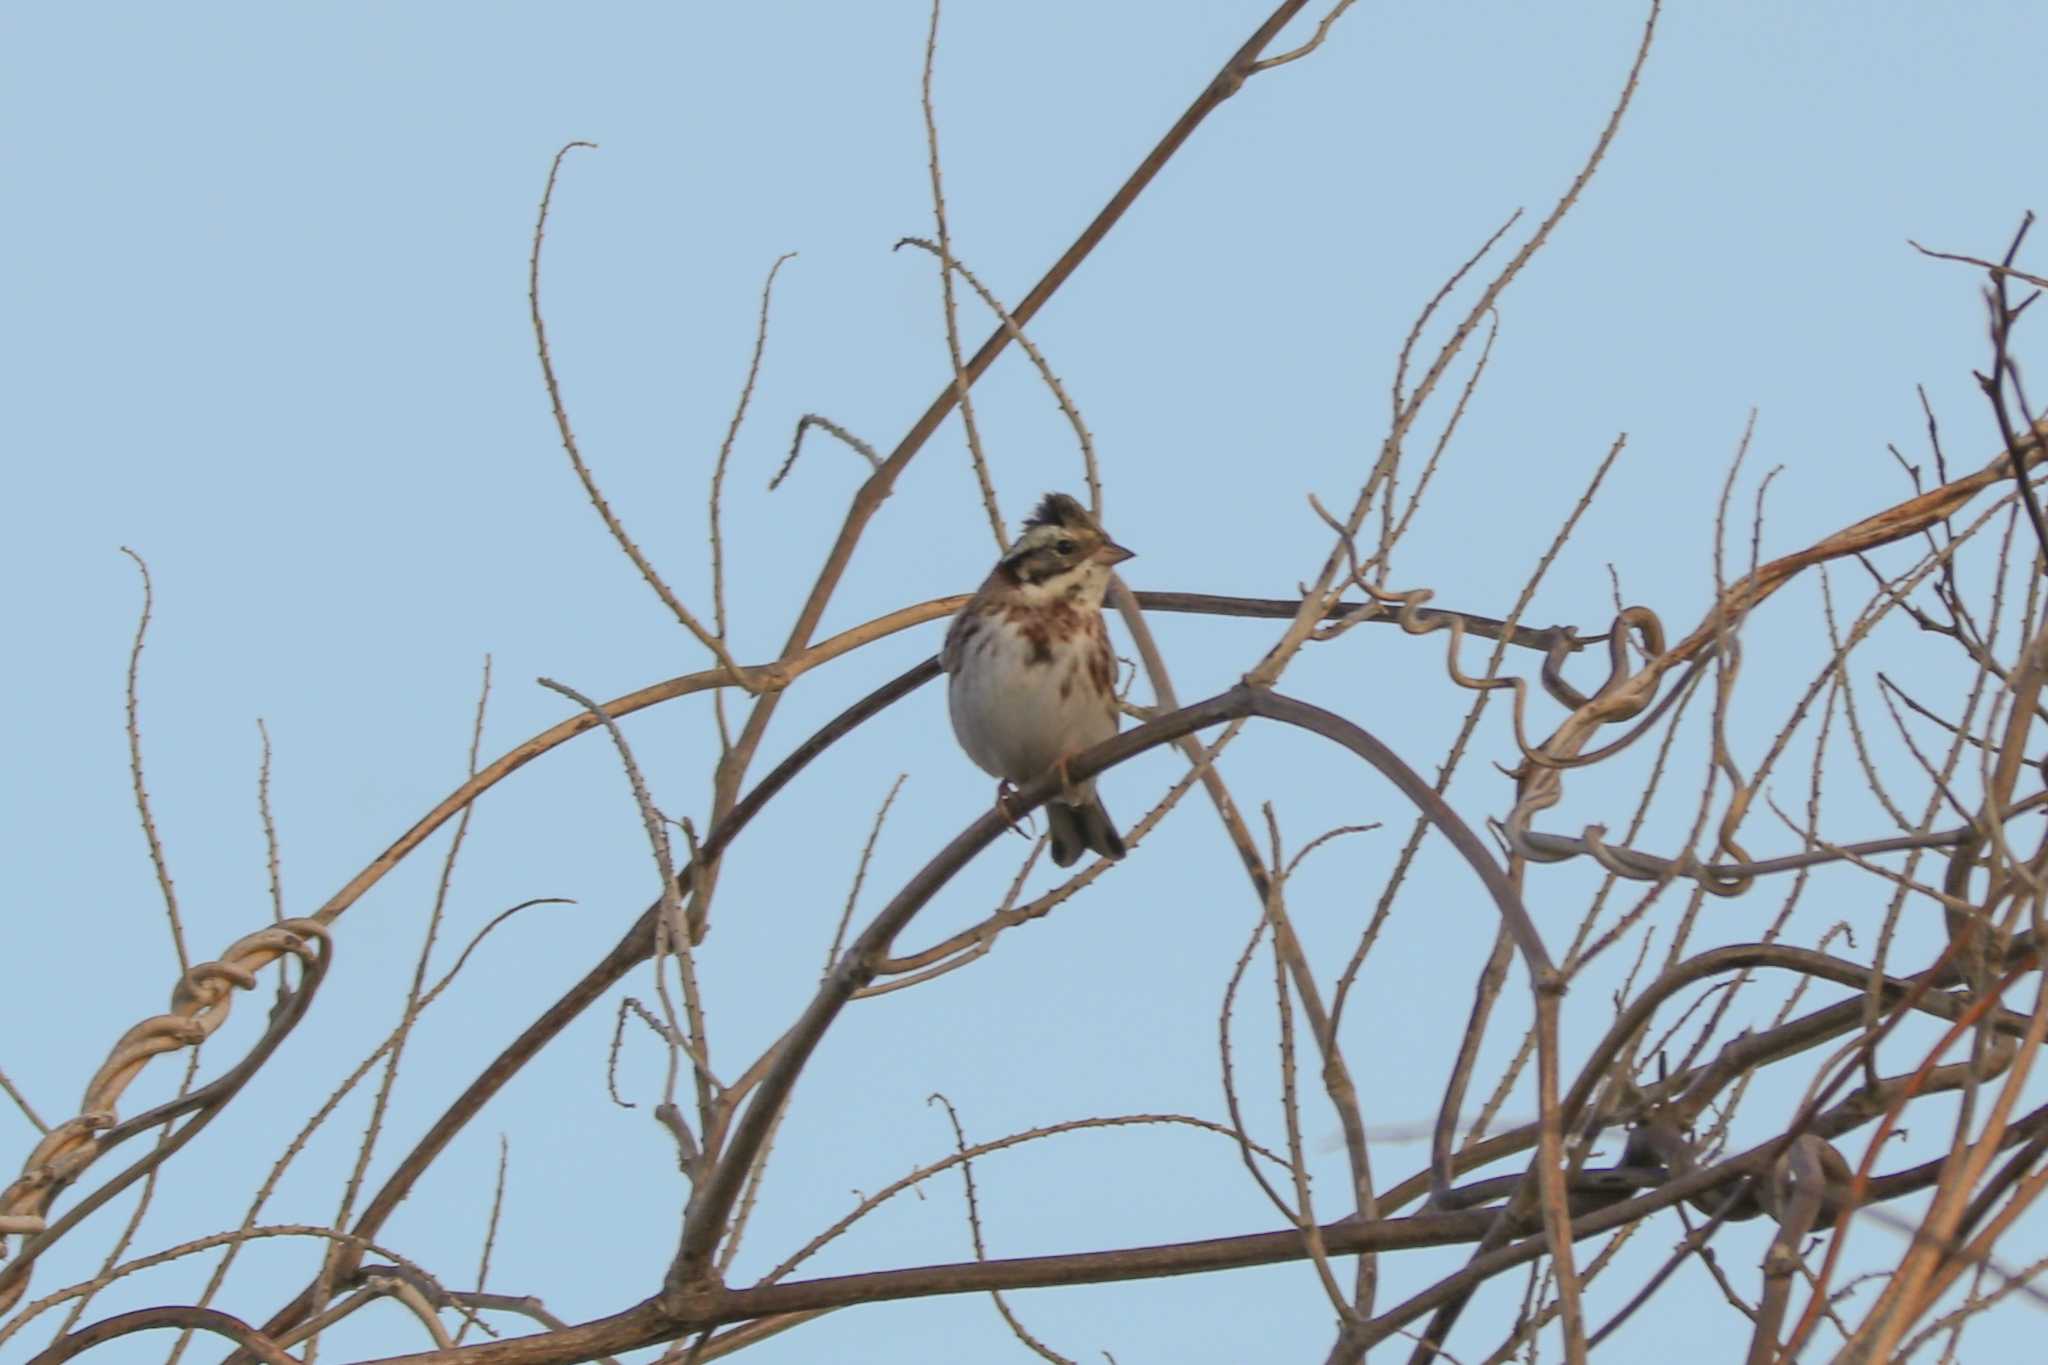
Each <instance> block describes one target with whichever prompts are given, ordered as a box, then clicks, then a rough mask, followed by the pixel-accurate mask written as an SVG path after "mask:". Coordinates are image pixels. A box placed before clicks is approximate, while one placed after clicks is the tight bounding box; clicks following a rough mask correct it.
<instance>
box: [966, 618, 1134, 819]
mask: <svg viewBox="0 0 2048 1365" xmlns="http://www.w3.org/2000/svg"><path fill="white" fill-rule="evenodd" d="M1030 652H1031V646H1030V645H1029V644H1028V643H1027V642H1025V641H1024V640H1022V639H1019V638H1018V637H1016V636H1014V635H1012V634H1011V633H1009V632H1006V631H998V630H986V631H981V632H977V634H976V635H975V637H974V639H972V640H971V641H969V642H968V644H967V648H966V651H965V657H964V658H962V659H961V660H960V661H959V666H958V668H957V669H956V670H955V671H954V672H953V673H952V674H951V675H950V676H949V677H948V679H947V687H946V703H947V709H948V710H949V711H950V712H951V713H952V717H953V733H954V734H955V735H956V736H958V737H959V740H960V747H961V748H963V749H965V750H966V751H967V756H968V757H969V758H971V759H973V760H974V762H975V764H976V765H977V766H979V767H980V768H981V769H982V771H984V772H986V773H988V774H990V775H991V776H994V777H1000V778H1004V779H1006V780H1008V781H1011V782H1026V781H1029V780H1030V779H1032V778H1034V777H1037V776H1038V775H1039V774H1040V773H1042V772H1044V771H1045V770H1046V769H1047V768H1050V767H1052V765H1053V764H1054V763H1057V762H1058V761H1059V760H1060V759H1062V758H1065V757H1067V756H1068V755H1070V754H1075V753H1078V752H1080V751H1081V750H1083V749H1086V748H1088V747H1089V746H1090V745H1093V744H1100V743H1101V742H1102V741H1103V740H1105V739H1108V738H1109V737H1110V736H1111V735H1113V734H1115V733H1116V730H1117V713H1116V711H1115V710H1114V709H1112V707H1111V706H1109V705H1105V704H1104V703H1103V702H1102V701H1101V700H1100V699H1099V698H1098V697H1097V696H1096V694H1095V691H1094V688H1093V686H1092V685H1091V684H1090V683H1089V680H1088V669H1087V661H1086V658H1085V656H1084V655H1083V654H1082V653H1081V652H1080V651H1078V650H1075V651H1068V652H1067V653H1065V654H1063V655H1061V656H1060V657H1057V658H1055V660H1054V661H1053V662H1051V663H1032V662H1031V661H1030ZM1094 785H1095V784H1094V783H1093V782H1087V783H1080V784H1077V789H1078V791H1079V792H1080V793H1081V794H1084V795H1085V794H1086V793H1087V792H1089V791H1090V790H1092V789H1093V788H1094Z"/></svg>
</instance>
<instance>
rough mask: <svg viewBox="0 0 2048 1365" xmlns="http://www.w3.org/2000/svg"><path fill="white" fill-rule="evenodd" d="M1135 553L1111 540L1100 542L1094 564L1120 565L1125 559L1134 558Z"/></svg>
mask: <svg viewBox="0 0 2048 1365" xmlns="http://www.w3.org/2000/svg"><path fill="white" fill-rule="evenodd" d="M1137 553H1138V552H1137V551H1136V550H1126V549H1125V548H1124V547H1123V546H1121V545H1119V544H1117V543H1116V542H1115V541H1113V540H1105V541H1103V542H1102V548H1101V549H1099V550H1097V551H1096V552H1095V562H1096V563H1097V564H1121V563H1123V562H1124V561H1125V560H1126V559H1134V558H1136V557H1137Z"/></svg>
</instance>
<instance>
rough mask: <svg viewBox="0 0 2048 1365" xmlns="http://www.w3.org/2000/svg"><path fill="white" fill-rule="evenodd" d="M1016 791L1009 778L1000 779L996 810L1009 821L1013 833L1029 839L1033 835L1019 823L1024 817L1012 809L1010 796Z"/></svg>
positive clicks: (997, 785)
mask: <svg viewBox="0 0 2048 1365" xmlns="http://www.w3.org/2000/svg"><path fill="white" fill-rule="evenodd" d="M1016 793H1017V789H1016V788H1015V787H1013V786H1011V785H1010V780H1009V779H1008V778H1001V779H998V780H997V782H996V810H997V812H998V813H1000V814H1001V815H1002V817H1003V819H1004V820H1005V821H1007V822H1008V823H1009V826H1010V832H1011V833H1013V834H1016V835H1017V836H1019V837H1020V838H1025V839H1029V838H1030V837H1031V836H1030V835H1029V834H1026V833H1025V832H1024V827H1023V825H1022V824H1021V823H1019V822H1020V821H1021V820H1022V819H1023V817H1022V816H1020V815H1017V814H1015V813H1014V812H1012V811H1011V810H1010V798H1011V797H1012V796H1014V795H1016Z"/></svg>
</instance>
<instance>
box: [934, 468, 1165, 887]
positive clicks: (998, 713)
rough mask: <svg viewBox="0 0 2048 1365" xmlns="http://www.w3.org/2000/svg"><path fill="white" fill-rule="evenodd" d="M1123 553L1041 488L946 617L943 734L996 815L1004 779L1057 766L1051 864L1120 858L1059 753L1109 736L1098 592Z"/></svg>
mask: <svg viewBox="0 0 2048 1365" xmlns="http://www.w3.org/2000/svg"><path fill="white" fill-rule="evenodd" d="M1132 553H1133V552H1132V551H1130V550H1127V549H1125V548H1124V547H1123V546H1121V545H1119V544H1117V543H1116V542H1115V541H1114V540H1112V539H1110V537H1109V535H1108V533H1107V532H1105V531H1104V530H1103V529H1102V527H1101V526H1100V525H1099V524H1097V522H1096V520H1095V518H1094V517H1093V516H1091V515H1090V514H1089V512H1088V509H1087V508H1086V507H1083V506H1082V505H1081V504H1080V503H1079V502H1078V501H1076V500H1075V499H1074V498H1073V497H1071V496H1069V495H1068V494H1065V493H1047V494H1046V495H1045V497H1044V499H1043V500H1041V501H1040V502H1039V504H1038V507H1037V510H1035V511H1034V512H1032V514H1031V515H1030V516H1029V517H1027V518H1026V519H1025V521H1024V530H1023V533H1022V534H1021V535H1019V536H1018V537H1017V540H1016V543H1015V544H1013V545H1011V546H1010V548H1009V549H1007V550H1005V551H1004V552H1003V556H1002V558H1001V559H999V560H997V561H996V566H995V568H993V569H992V570H990V571H989V575H988V577H987V578H986V579H985V580H984V581H983V582H982V585H981V588H980V589H979V590H978V591H977V592H976V593H975V594H974V596H973V597H972V598H971V599H969V600H968V603H967V605H966V606H964V607H962V608H961V609H960V612H959V614H958V615H956V616H955V617H954V618H953V622H952V624H951V625H950V626H949V627H948V628H947V630H946V647H945V649H944V651H943V652H942V653H941V654H940V655H939V662H940V664H941V666H942V667H943V668H944V669H945V672H946V709H947V711H948V712H949V713H950V715H951V716H952V720H953V734H954V736H955V737H956V738H958V739H959V741H960V747H961V748H962V749H964V750H965V751H966V753H967V756H968V757H969V758H971V759H973V760H974V762H975V765H976V766H977V767H979V768H981V770H982V771H984V772H986V773H988V774H989V775H990V776H992V777H994V778H996V779H997V785H996V804H997V806H998V807H999V808H1001V809H1003V810H1004V811H1005V813H1007V810H1008V807H1007V805H1006V804H1005V802H1006V798H1007V797H1008V795H1009V793H1010V789H1011V785H1012V784H1013V783H1019V782H1028V781H1030V780H1031V779H1032V778H1034V777H1037V776H1038V775H1039V774H1041V773H1043V772H1045V771H1046V770H1048V769H1054V768H1056V769H1058V770H1059V775H1060V792H1059V794H1058V795H1057V796H1055V797H1053V798H1052V799H1051V800H1050V801H1048V802H1047V803H1046V806H1045V817H1046V825H1047V830H1048V833H1049V834H1050V836H1051V839H1052V860H1053V862H1054V863H1055V864H1056V865H1058V866H1060V867H1071V866H1073V864H1074V863H1075V862H1077V861H1079V859H1080V857H1081V854H1082V853H1083V852H1084V851H1090V850H1092V851H1093V852H1096V853H1099V854H1101V855H1102V856H1103V857H1105V858H1109V859H1117V858H1121V857H1123V856H1124V841H1123V836H1122V835H1120V834H1118V833H1117V830H1116V824H1115V822H1114V821H1112V820H1111V819H1110V818H1109V812H1108V811H1106V810H1104V809H1103V806H1102V798H1101V797H1100V796H1098V795H1096V792H1095V780H1094V779H1093V778H1090V779H1088V780H1087V781H1085V782H1069V781H1068V780H1067V773H1066V761H1067V760H1068V759H1069V758H1071V757H1073V756H1074V755H1075V754H1077V753H1079V752H1080V751H1081V750H1083V749H1086V748H1089V747H1091V746H1092V745H1096V744H1100V743H1101V742H1102V741H1104V740H1106V739H1108V738H1109V737H1110V736H1112V735H1114V734H1115V733H1116V732H1117V726H1118V724H1119V721H1120V719H1121V717H1120V715H1119V712H1118V709H1117V698H1116V656H1115V654H1114V653H1112V652H1111V650H1110V647H1109V632H1108V630H1107V629H1106V628H1105V627H1104V625H1103V622H1102V595H1103V593H1105V592H1106V591H1107V590H1108V588H1109V579H1110V574H1111V572H1112V571H1113V570H1114V569H1115V568H1116V566H1117V565H1119V564H1121V563H1123V562H1124V561H1125V560H1127V559H1129V558H1131V557H1132Z"/></svg>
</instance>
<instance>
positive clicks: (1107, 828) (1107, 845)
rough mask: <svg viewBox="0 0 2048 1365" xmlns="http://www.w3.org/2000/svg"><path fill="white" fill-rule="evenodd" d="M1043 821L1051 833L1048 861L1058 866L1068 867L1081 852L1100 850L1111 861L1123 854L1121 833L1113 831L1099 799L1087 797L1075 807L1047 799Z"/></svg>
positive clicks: (1079, 856) (1076, 859)
mask: <svg viewBox="0 0 2048 1365" xmlns="http://www.w3.org/2000/svg"><path fill="white" fill-rule="evenodd" d="M1045 823H1046V827H1047V829H1048V830H1049V831H1050V832H1051V834H1052V860H1053V862H1054V863H1055V864H1056V865H1058V866H1060V867H1072V866H1073V865H1074V864H1075V863H1077V862H1079V861H1080V860H1081V854H1082V853H1083V852H1084V851H1092V852H1095V853H1100V854H1101V855H1102V856H1103V857H1105V858H1108V859H1110V860H1112V861H1114V860H1115V859H1118V858H1121V857H1123V856H1124V841H1123V836H1122V835H1120V834H1118V833H1117V832H1116V825H1115V824H1113V823H1112V822H1111V821H1110V818H1109V812H1108V811H1106V810H1104V809H1103V808H1102V798H1101V797H1099V796H1091V797H1089V798H1088V800H1087V802H1086V803H1084V804H1082V805H1079V806H1070V805H1068V804H1067V803H1066V802H1064V801H1051V802H1048V803H1047V804H1046V807H1045Z"/></svg>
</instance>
